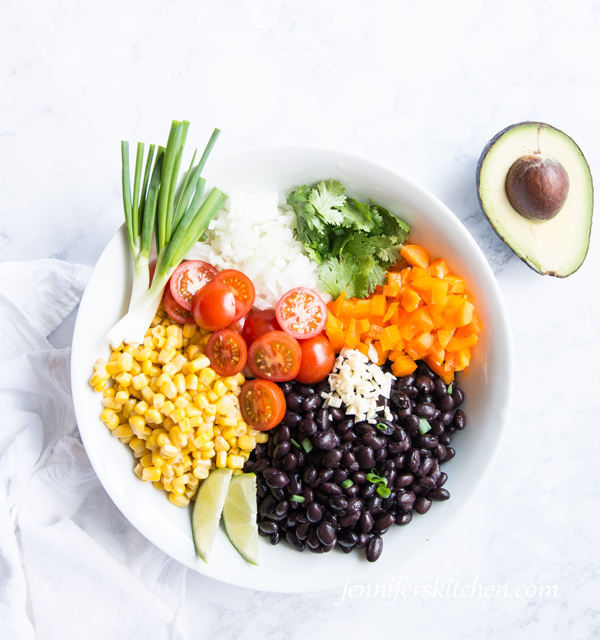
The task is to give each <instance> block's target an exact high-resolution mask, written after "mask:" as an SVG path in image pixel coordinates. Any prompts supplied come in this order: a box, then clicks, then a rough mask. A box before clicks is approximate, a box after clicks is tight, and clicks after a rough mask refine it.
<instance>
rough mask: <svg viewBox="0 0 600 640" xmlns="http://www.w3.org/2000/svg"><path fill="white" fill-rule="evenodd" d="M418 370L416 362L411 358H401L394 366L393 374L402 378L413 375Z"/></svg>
mask: <svg viewBox="0 0 600 640" xmlns="http://www.w3.org/2000/svg"><path fill="white" fill-rule="evenodd" d="M416 368H417V365H416V363H415V361H414V360H413V359H412V358H411V357H410V356H399V357H398V358H396V360H395V361H394V363H393V364H392V373H393V374H394V375H395V376H397V377H398V378H401V377H402V376H407V375H408V374H409V373H412V372H413V371H415V369H416Z"/></svg>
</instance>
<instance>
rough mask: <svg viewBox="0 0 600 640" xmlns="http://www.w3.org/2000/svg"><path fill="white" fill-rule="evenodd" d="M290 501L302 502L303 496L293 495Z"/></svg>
mask: <svg viewBox="0 0 600 640" xmlns="http://www.w3.org/2000/svg"><path fill="white" fill-rule="evenodd" d="M290 500H291V501H292V502H304V500H305V498H304V496H297V495H293V496H292V497H291V498H290Z"/></svg>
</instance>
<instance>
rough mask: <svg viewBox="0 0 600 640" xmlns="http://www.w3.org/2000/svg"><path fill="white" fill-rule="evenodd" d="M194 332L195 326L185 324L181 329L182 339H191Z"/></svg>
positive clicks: (196, 328)
mask: <svg viewBox="0 0 600 640" xmlns="http://www.w3.org/2000/svg"><path fill="white" fill-rule="evenodd" d="M196 331H198V327H197V326H196V325H195V324H186V325H185V326H184V327H183V332H182V333H183V337H184V338H193V337H194V336H195V335H196Z"/></svg>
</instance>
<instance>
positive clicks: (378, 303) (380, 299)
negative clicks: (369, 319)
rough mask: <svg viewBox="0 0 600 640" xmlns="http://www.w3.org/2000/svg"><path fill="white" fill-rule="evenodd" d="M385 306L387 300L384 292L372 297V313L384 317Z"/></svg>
mask: <svg viewBox="0 0 600 640" xmlns="http://www.w3.org/2000/svg"><path fill="white" fill-rule="evenodd" d="M385 307H386V301H385V296H384V295H383V294H381V295H374V296H373V297H372V298H371V315H374V316H381V317H383V316H384V315H385Z"/></svg>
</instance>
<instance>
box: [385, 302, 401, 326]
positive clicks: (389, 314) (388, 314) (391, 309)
mask: <svg viewBox="0 0 600 640" xmlns="http://www.w3.org/2000/svg"><path fill="white" fill-rule="evenodd" d="M399 305H400V303H399V302H392V303H391V304H390V306H389V307H388V310H387V311H386V312H385V315H384V316H383V321H384V322H388V320H390V319H391V317H392V316H393V315H394V313H396V309H397V308H398V306H399Z"/></svg>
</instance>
